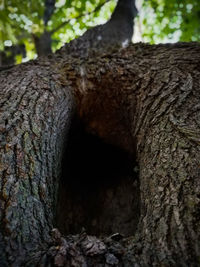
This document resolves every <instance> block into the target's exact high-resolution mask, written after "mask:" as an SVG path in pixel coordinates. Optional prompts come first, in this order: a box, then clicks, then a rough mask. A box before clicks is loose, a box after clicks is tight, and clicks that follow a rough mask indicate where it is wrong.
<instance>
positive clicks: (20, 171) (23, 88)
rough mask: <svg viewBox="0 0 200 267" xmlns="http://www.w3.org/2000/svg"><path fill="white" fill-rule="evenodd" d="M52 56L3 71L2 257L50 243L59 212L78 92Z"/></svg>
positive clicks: (17, 259) (14, 257)
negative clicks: (63, 81)
mask: <svg viewBox="0 0 200 267" xmlns="http://www.w3.org/2000/svg"><path fill="white" fill-rule="evenodd" d="M58 80H59V79H58V74H56V73H55V72H54V71H53V70H52V69H51V67H50V63H48V62H45V63H43V62H36V61H35V62H32V63H29V64H23V65H20V66H16V67H14V68H13V70H12V71H8V72H6V73H5V72H2V74H1V120H0V121H1V126H0V128H1V161H0V162H1V168H0V171H1V180H0V183H1V186H0V188H1V191H0V199H1V202H0V203H1V204H0V205H1V206H0V219H1V224H0V225H1V233H0V255H1V256H0V259H1V260H0V262H1V264H0V265H1V266H4V265H5V266H7V265H8V264H11V263H12V264H13V266H19V265H21V264H22V262H23V261H24V260H25V259H26V260H27V259H28V258H29V257H30V255H31V253H33V252H36V251H37V252H38V251H40V250H42V249H44V245H45V243H46V245H47V242H48V240H49V233H50V230H51V229H52V228H53V223H54V217H55V203H56V198H57V189H58V182H59V176H60V170H61V157H62V150H63V147H64V142H65V139H66V134H67V131H68V129H69V123H70V118H71V112H72V106H73V105H72V95H71V94H70V92H69V91H66V90H65V89H64V87H63V85H62V84H60V83H59V82H58Z"/></svg>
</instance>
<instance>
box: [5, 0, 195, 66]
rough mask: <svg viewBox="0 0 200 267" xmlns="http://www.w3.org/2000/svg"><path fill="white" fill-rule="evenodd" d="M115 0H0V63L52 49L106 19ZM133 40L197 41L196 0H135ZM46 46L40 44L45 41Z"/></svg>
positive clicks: (26, 57)
mask: <svg viewBox="0 0 200 267" xmlns="http://www.w3.org/2000/svg"><path fill="white" fill-rule="evenodd" d="M116 2H117V0H23V1H21V0H0V65H9V64H14V63H21V62H24V61H27V60H30V59H33V58H36V56H37V54H41V55H42V54H43V52H40V51H43V50H40V51H39V48H38V47H39V46H41V45H44V43H46V44H49V50H48V49H47V51H48V53H49V51H52V52H54V51H56V50H57V49H59V48H60V47H61V46H62V45H63V44H64V43H66V42H69V41H70V40H72V39H74V38H76V37H77V36H79V35H82V34H83V33H84V32H85V31H86V30H87V29H88V28H90V27H93V26H95V25H97V24H102V23H104V22H106V21H107V20H108V19H109V17H110V15H111V14H112V11H113V9H114V7H115V5H116ZM136 5H137V6H138V9H139V16H138V18H137V19H136V27H135V36H134V41H143V42H150V43H159V42H177V41H186V42H187V41H200V0H137V1H136ZM45 49H46V47H45Z"/></svg>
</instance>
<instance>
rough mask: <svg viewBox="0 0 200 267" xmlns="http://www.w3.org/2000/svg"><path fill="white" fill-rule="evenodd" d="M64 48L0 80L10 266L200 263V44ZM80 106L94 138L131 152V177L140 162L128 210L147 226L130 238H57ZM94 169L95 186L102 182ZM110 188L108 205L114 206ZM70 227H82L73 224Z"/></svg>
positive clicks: (2, 239) (4, 228)
mask: <svg viewBox="0 0 200 267" xmlns="http://www.w3.org/2000/svg"><path fill="white" fill-rule="evenodd" d="M62 51H63V52H62ZM62 51H61V52H60V53H57V54H56V55H54V56H52V59H46V60H44V61H43V62H41V61H34V62H32V63H28V64H23V65H20V66H17V67H15V68H13V70H9V71H8V72H2V74H1V85H2V89H1V92H2V97H1V99H2V100H1V109H2V119H1V131H2V142H1V143H2V148H1V149H2V159H1V172H2V175H1V177H2V179H1V187H0V188H1V189H0V192H1V230H0V231H1V235H0V243H1V246H0V247H1V250H2V252H1V255H2V256H1V258H2V260H1V261H2V262H4V265H5V266H6V264H7V265H9V264H14V265H15V266H17V265H20V264H21V265H22V262H23V264H24V265H25V263H24V262H27V261H29V262H32V263H33V262H34V259H35V263H33V264H35V265H36V262H37V261H38V260H39V261H40V264H41V265H42V264H44V262H45V263H46V262H47V258H50V259H51V260H53V261H54V264H55V265H56V266H198V265H199V264H200V260H199V255H200V251H199V250H200V248H199V243H200V242H199V241H200V223H199V222H200V220H199V202H200V196H199V192H200V183H199V161H200V146H199V143H200V138H199V132H200V129H199V128H200V126H199V125H200V117H199V109H200V105H199V100H200V99H199V98H200V93H199V87H200V79H199V77H200V76H199V74H200V69H199V63H200V56H199V55H200V46H199V44H195V43H188V44H174V45H157V46H150V45H144V44H136V45H132V46H129V47H128V48H126V49H121V50H120V51H113V52H112V53H110V54H109V53H105V54H103V55H101V56H97V57H90V58H88V59H84V61H83V60H80V59H78V58H70V57H69V56H67V55H65V54H64V50H62ZM22 73H23V74H22ZM72 94H73V97H72ZM73 98H74V99H75V102H73ZM73 109H76V113H77V116H78V118H79V120H81V123H82V124H83V125H84V128H85V129H86V132H87V133H89V134H92V135H93V136H98V138H101V140H103V141H102V142H104V143H105V144H106V143H107V144H111V145H112V146H114V147H116V148H117V149H119V150H120V151H126V153H128V155H130V163H131V164H132V168H133V167H134V164H135V163H133V158H134V157H136V160H137V163H138V165H139V184H140V189H139V194H137V190H138V187H137V186H136V187H133V190H135V192H134V193H133V198H135V201H136V202H137V204H138V206H139V207H138V209H133V210H132V211H130V209H123V210H122V211H121V214H122V215H123V212H132V216H138V217H139V218H140V219H139V223H138V225H137V230H136V229H135V228H134V229H132V230H131V231H132V232H131V231H130V232H128V234H129V237H127V236H126V237H124V238H123V237H120V235H118V236H117V240H116V236H114V237H111V238H106V237H105V236H104V237H103V238H102V239H97V238H95V237H91V236H87V235H86V234H85V233H81V234H78V233H76V235H73V236H69V237H66V239H64V238H63V237H61V235H60V233H59V232H58V231H57V230H54V231H53V233H54V234H53V238H51V237H50V236H49V231H50V230H51V229H52V228H53V227H54V226H55V225H56V224H55V222H54V221H55V219H56V218H55V210H56V208H55V204H56V198H57V196H58V194H59V193H58V190H57V189H58V183H59V176H60V170H61V159H62V155H63V151H64V149H63V147H64V142H65V140H66V136H67V132H68V130H69V125H70V122H71V120H72V110H73ZM75 130H76V128H75ZM69 142H70V139H69ZM77 153H78V152H77ZM93 153H95V152H93ZM120 153H121V152H120ZM83 157H84V156H83ZM68 159H69V158H68ZM64 164H65V163H64ZM74 168H78V166H76V165H74ZM97 168H98V167H97ZM99 168H101V165H99ZM113 169H115V167H113ZM98 171H99V170H98V169H97V170H96V172H94V173H93V176H92V178H91V179H90V180H89V181H87V183H88V184H91V182H92V179H93V180H95V178H96V179H100V177H99V176H98V175H97V173H98ZM66 175H68V176H70V174H69V173H68V170H66V172H65V173H64V174H63V177H64V176H66ZM79 175H81V172H80V173H79ZM116 175H117V174H116ZM126 175H127V174H126ZM126 175H125V173H124V174H122V177H123V178H124V180H123V179H121V180H120V181H123V182H119V185H116V180H115V179H111V185H109V190H110V191H109V192H114V191H112V190H113V189H112V184H113V187H114V186H115V187H116V188H117V186H119V187H120V186H121V185H122V184H121V183H123V186H124V185H125V183H127V184H128V183H129V182H128V181H129V180H128V179H125V176H126ZM128 175H129V176H130V175H131V174H130V173H129V174H128ZM132 176H133V174H132ZM64 178H65V177H64ZM76 178H77V177H73V179H76ZM82 179H84V177H82ZM69 180H70V177H67V179H65V186H66V187H68V185H67V184H68V182H69ZM131 183H133V182H131ZM131 183H130V184H131ZM119 187H118V188H119ZM88 188H89V187H88ZM88 188H87V184H86V187H85V189H86V190H87V194H86V195H87V196H86V198H87V197H88V199H89V201H90V202H91V199H92V198H90V194H91V193H92V192H91V190H90V189H88ZM102 188H103V190H102V191H101V196H105V197H107V195H103V194H104V193H105V191H106V190H107V189H106V190H105V187H102ZM110 188H111V189H110ZM123 188H124V191H122V194H121V193H120V194H118V195H117V198H120V200H121V201H122V200H124V199H125V197H127V195H131V192H130V191H128V189H127V188H131V187H130V186H124V187H123ZM85 189H84V190H85ZM59 192H60V191H59ZM66 192H68V193H67V195H66V196H65V198H66V201H67V203H70V201H71V199H69V198H70V192H69V190H67V191H66ZM115 192H117V191H115ZM60 194H61V193H60ZM64 195H65V194H64ZM112 195H113V193H112ZM94 198H95V196H94ZM126 199H127V198H126ZM107 200H108V197H107ZM110 201H114V196H111V197H110ZM128 201H130V199H129V200H128ZM61 202H62V201H61ZM122 202H123V201H122ZM86 203H87V202H86ZM107 203H108V202H107ZM130 203H132V202H130ZM130 203H129V202H126V205H127V206H129V205H130ZM70 205H71V204H70ZM98 205H99V206H98ZM98 205H97V207H98V208H99V211H100V210H101V208H102V206H101V205H100V203H98ZM131 205H132V204H131ZM72 206H73V205H72ZM75 207H76V205H75ZM109 207H110V206H109ZM116 207H117V208H116ZM119 207H120V204H118V206H115V209H118V210H119ZM86 208H87V207H86ZM105 208H106V207H105V206H104V207H103V209H105ZM74 209H75V208H74V206H73V209H72V210H71V213H73V212H74ZM58 210H59V213H62V212H63V213H64V212H65V211H64V208H63V209H58ZM68 214H69V216H71V215H70V212H69V210H68V211H67V215H66V216H65V219H66V218H67V217H69V216H68ZM113 214H114V213H113ZM87 216H90V213H88V214H87ZM72 218H74V223H75V222H76V215H74V217H73V216H72ZM105 218H106V216H105ZM89 219H90V218H89ZM77 220H79V219H78V217H77ZM83 221H84V220H83ZM72 223H73V221H72ZM134 223H136V221H134ZM105 224H106V221H105ZM57 225H58V224H57ZM88 225H89V224H88ZM82 226H84V225H82ZM122 228H123V227H122ZM68 229H70V227H68ZM101 229H102V228H101ZM94 232H95V231H94ZM96 232H98V231H96ZM119 232H120V228H119ZM63 234H64V233H63ZM68 234H69V233H68ZM73 234H74V233H73ZM104 234H105V233H104ZM106 234H107V235H108V234H109V233H106ZM110 234H113V232H112V231H111V232H110ZM98 235H99V236H101V233H98ZM49 242H52V243H49ZM116 248H118V249H116ZM45 251H46V254H45ZM44 255H45V256H44ZM44 257H45V260H44ZM48 262H49V264H50V261H48ZM84 264H85V265H84ZM100 264H101V265H100ZM24 265H23V266H24ZM2 266H3V264H2ZM29 266H30V265H29Z"/></svg>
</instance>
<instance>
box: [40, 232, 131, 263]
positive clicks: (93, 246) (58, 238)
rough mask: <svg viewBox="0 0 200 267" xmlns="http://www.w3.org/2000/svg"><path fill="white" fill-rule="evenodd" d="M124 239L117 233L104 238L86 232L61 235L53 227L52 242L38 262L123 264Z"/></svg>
mask: <svg viewBox="0 0 200 267" xmlns="http://www.w3.org/2000/svg"><path fill="white" fill-rule="evenodd" d="M113 237H114V238H113ZM116 237H117V238H116ZM125 240H126V239H125V238H123V237H122V236H121V235H120V234H119V233H116V234H114V235H112V236H110V237H105V238H97V237H96V236H90V235H87V233H86V232H82V233H80V234H76V235H68V236H67V237H63V236H62V235H61V233H60V232H59V230H58V229H56V228H54V229H53V230H52V243H51V244H50V247H49V249H48V251H47V252H46V253H45V254H46V255H45V256H44V254H43V256H42V257H41V259H40V262H39V264H40V266H59V267H61V266H66V267H68V266H70V267H71V266H73V267H90V266H97V267H98V266H99V267H100V266H101V267H103V266H107V267H108V266H124V265H123V263H122V262H123V260H122V257H123V255H124V254H125V250H126V248H125V243H126V242H125ZM44 259H45V260H44Z"/></svg>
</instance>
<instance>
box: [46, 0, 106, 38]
mask: <svg viewBox="0 0 200 267" xmlns="http://www.w3.org/2000/svg"><path fill="white" fill-rule="evenodd" d="M109 1H110V0H105V2H104V3H102V4H100V5H98V6H97V7H96V8H95V9H94V10H93V11H91V12H86V13H84V14H80V15H79V16H77V17H74V18H73V19H80V18H82V17H84V16H86V15H90V14H92V13H95V12H96V11H98V10H99V9H100V8H101V7H102V6H104V5H105V4H106V3H108V2H109ZM71 20H72V18H71V19H68V20H66V21H64V22H62V23H61V24H60V25H59V26H58V27H56V28H55V29H53V30H52V31H51V32H50V33H51V34H54V33H55V32H57V31H58V30H60V29H61V28H62V27H64V26H65V25H67V24H68V23H69V22H70V21H71Z"/></svg>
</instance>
